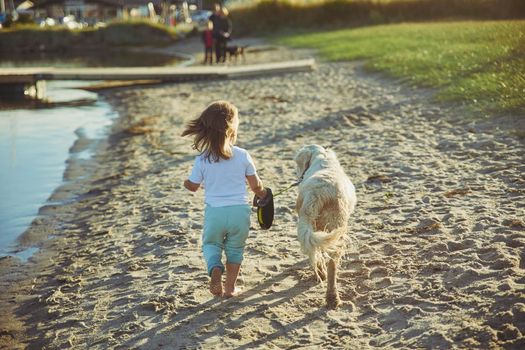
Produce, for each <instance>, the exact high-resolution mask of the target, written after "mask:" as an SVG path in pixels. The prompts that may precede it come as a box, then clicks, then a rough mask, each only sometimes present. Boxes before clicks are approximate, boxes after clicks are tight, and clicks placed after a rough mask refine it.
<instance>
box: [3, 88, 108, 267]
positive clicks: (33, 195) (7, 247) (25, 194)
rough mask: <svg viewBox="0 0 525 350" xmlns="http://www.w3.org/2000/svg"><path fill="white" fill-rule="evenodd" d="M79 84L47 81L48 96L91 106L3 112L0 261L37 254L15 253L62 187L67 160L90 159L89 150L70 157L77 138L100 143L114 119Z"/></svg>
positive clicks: (101, 103)
mask: <svg viewBox="0 0 525 350" xmlns="http://www.w3.org/2000/svg"><path fill="white" fill-rule="evenodd" d="M79 85H80V83H79V82H48V84H47V95H48V97H49V99H50V100H52V101H54V102H65V101H74V100H80V99H91V100H93V103H92V104H87V105H85V106H80V107H79V106H75V107H56V108H47V109H46V108H44V109H17V110H7V111H0V256H5V255H16V256H18V257H19V258H21V259H22V260H24V259H27V258H28V257H29V256H30V255H31V254H33V253H34V252H35V248H34V247H33V248H29V249H26V250H24V251H22V252H18V253H15V249H16V243H17V238H18V237H19V236H20V235H21V234H22V233H23V232H24V231H25V230H26V229H27V228H28V227H29V225H30V224H31V222H32V220H33V219H34V218H35V217H36V216H37V213H38V209H39V208H40V207H41V206H42V205H44V204H45V203H46V201H47V199H48V198H49V196H50V195H51V193H52V192H53V191H54V190H55V189H56V188H57V187H58V186H60V185H61V184H62V183H63V174H64V170H65V168H66V160H67V159H68V158H69V157H71V156H77V157H89V156H91V152H92V151H91V150H87V151H85V152H83V153H80V154H76V155H71V154H70V153H69V148H70V147H71V146H72V145H73V143H74V142H75V140H76V139H77V134H76V133H82V134H84V135H85V136H86V137H87V138H90V139H100V138H102V137H104V135H105V134H106V133H107V130H108V128H109V125H111V122H112V119H114V118H115V117H116V113H115V112H113V111H112V110H111V107H110V106H109V105H108V104H107V103H106V102H104V101H99V100H97V95H96V94H94V93H90V92H87V91H84V90H77V89H71V87H72V86H79Z"/></svg>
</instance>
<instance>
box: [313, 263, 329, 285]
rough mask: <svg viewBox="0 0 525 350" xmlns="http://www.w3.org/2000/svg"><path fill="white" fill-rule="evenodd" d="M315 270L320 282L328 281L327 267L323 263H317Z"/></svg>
mask: <svg viewBox="0 0 525 350" xmlns="http://www.w3.org/2000/svg"><path fill="white" fill-rule="evenodd" d="M314 272H315V277H316V279H317V281H318V282H323V281H326V268H325V267H324V266H323V265H322V264H317V268H316V269H315V271H314Z"/></svg>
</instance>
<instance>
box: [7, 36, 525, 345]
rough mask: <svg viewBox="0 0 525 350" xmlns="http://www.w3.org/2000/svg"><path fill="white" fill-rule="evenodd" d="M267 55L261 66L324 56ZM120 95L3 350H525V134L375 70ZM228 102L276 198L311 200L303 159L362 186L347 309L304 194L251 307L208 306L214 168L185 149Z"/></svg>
mask: <svg viewBox="0 0 525 350" xmlns="http://www.w3.org/2000/svg"><path fill="white" fill-rule="evenodd" d="M250 43H251V46H250V49H251V50H252V52H248V54H247V57H246V63H257V62H265V61H270V60H276V61H278V60H288V59H293V58H304V57H307V56H308V57H309V56H311V55H313V54H314V53H313V52H308V51H294V50H288V49H285V48H271V47H269V46H268V45H266V44H265V43H264V42H262V41H258V40H252V41H250ZM181 45H182V46H179V47H176V48H175V49H176V50H184V51H186V53H189V54H194V53H196V49H195V47H196V46H195V45H191V43H183V44H181ZM184 45H185V46H184ZM257 47H260V48H262V49H261V50H259V51H258V50H257ZM199 48H200V47H199ZM200 59H201V58H200V56H197V62H198V61H199V60H200ZM237 64H241V62H239V63H237ZM101 94H102V95H103V97H104V98H105V99H106V100H107V101H108V102H109V103H110V104H111V105H112V106H113V107H114V108H115V110H116V111H117V112H118V113H119V115H120V117H119V119H118V120H117V121H116V122H115V124H114V125H113V128H112V131H111V134H110V136H109V137H108V139H107V140H105V141H104V142H101V143H100V144H99V145H98V152H97V154H96V156H95V157H94V158H93V159H91V160H86V161H81V160H79V161H70V162H69V164H68V168H67V171H66V173H65V174H64V178H65V180H66V182H65V184H64V185H63V186H61V187H60V188H58V189H57V190H56V192H55V193H54V194H53V196H52V199H54V200H61V201H62V202H63V204H61V205H58V204H57V205H48V206H45V207H43V208H42V209H41V214H42V216H41V217H39V218H38V219H36V220H35V221H34V222H33V224H32V226H31V228H30V229H29V230H28V231H27V232H26V233H25V234H24V236H23V238H22V244H25V243H24V242H27V244H29V243H30V242H35V241H38V240H41V239H42V238H44V237H48V236H51V238H50V239H47V240H44V241H42V243H41V246H42V248H41V250H40V251H39V252H38V253H37V254H35V255H34V256H33V257H32V258H31V259H30V261H29V262H27V263H25V264H22V263H21V262H20V261H18V260H16V259H15V258H4V259H2V260H0V272H1V275H0V289H2V291H3V292H2V293H1V295H0V306H1V313H2V317H1V318H0V347H3V348H6V349H18V348H28V349H64V348H72V349H87V348H89V349H159V348H161V349H181V348H199V349H251V348H269V349H290V348H308V349H369V348H370V349H372V348H377V349H389V348H402V349H416V348H418V349H419V348H423V349H455V348H457V349H524V348H525V221H524V218H525V176H524V174H525V147H524V139H523V130H525V127H524V125H523V120H525V119H524V116H523V115H521V116H514V117H513V116H509V117H494V118H472V117H467V116H466V115H465V113H464V111H462V109H461V108H459V107H454V106H443V105H438V104H435V103H434V102H432V94H433V91H431V90H423V89H416V88H412V87H409V86H406V85H405V84H404V83H403V82H401V81H396V80H392V79H387V78H385V77H384V76H382V75H380V74H372V73H367V72H365V70H364V69H363V67H362V63H359V62H357V63H356V62H341V63H326V62H322V61H319V60H318V61H317V66H316V69H315V70H314V71H313V72H309V73H296V74H286V75H277V76H269V77H260V78H254V79H238V80H231V81H204V82H188V83H179V84H163V85H150V86H138V87H136V88H133V87H126V88H117V89H111V90H105V91H102V92H101ZM218 99H225V100H229V101H231V102H232V103H234V104H235V105H236V106H237V107H238V108H239V113H240V115H239V117H240V130H239V138H238V145H239V146H241V147H243V148H246V149H248V150H249V151H250V153H251V155H252V156H253V158H254V160H255V163H256V166H257V168H258V172H259V174H260V176H261V178H262V179H263V181H264V183H265V185H267V186H269V187H271V188H272V189H274V190H279V189H282V188H285V187H287V186H288V185H290V184H291V183H293V182H294V181H295V180H296V174H295V171H294V164H293V161H292V159H293V156H294V154H295V152H296V151H297V150H298V149H299V148H300V147H301V146H303V145H305V144H313V143H315V144H319V145H322V146H325V147H329V148H332V149H333V150H334V151H335V152H336V153H337V155H338V157H339V160H340V162H341V164H342V165H343V167H344V169H345V170H346V172H347V174H348V175H349V177H350V178H351V179H352V181H353V182H354V184H355V186H356V189H357V197H358V205H357V208H356V210H355V212H354V213H353V215H352V217H351V220H350V223H349V231H348V236H349V239H350V244H349V246H348V249H347V252H346V255H345V257H344V259H343V260H342V263H341V270H340V275H339V280H338V282H339V288H340V293H341V299H342V301H343V303H342V305H341V307H340V308H339V309H337V310H327V309H326V307H325V305H324V292H325V289H326V288H325V286H324V285H323V284H319V283H317V282H316V281H315V279H314V275H313V272H312V270H311V269H310V268H309V265H308V262H307V260H306V257H305V256H304V255H303V254H302V253H301V252H300V248H299V244H298V242H297V241H296V238H295V236H296V225H295V223H296V215H295V212H294V205H295V196H296V192H295V190H290V191H288V192H285V193H284V194H282V195H281V196H280V197H278V198H276V202H275V205H276V209H275V221H274V225H273V227H272V228H271V229H270V230H268V231H263V230H260V229H258V227H257V222H256V219H255V215H254V216H252V230H251V232H250V236H249V238H248V243H247V248H246V252H245V261H244V263H243V266H242V271H241V277H240V282H239V286H240V287H241V288H242V290H243V292H242V294H240V296H238V297H235V298H232V299H222V298H215V297H213V296H212V295H211V294H210V293H209V292H208V277H207V275H206V272H205V265H204V261H203V259H202V256H201V252H200V235H201V229H202V222H203V210H202V209H203V193H202V191H200V192H198V193H196V194H192V193H190V192H188V191H186V190H185V189H184V188H183V187H182V182H183V180H184V179H186V178H187V176H188V174H189V171H190V169H191V166H192V162H193V159H194V157H195V155H196V153H195V151H194V150H192V148H191V141H190V140H189V139H183V138H181V137H180V136H179V135H180V133H181V132H182V129H183V126H184V124H185V123H186V122H187V121H189V120H190V119H192V118H194V117H196V116H197V114H198V113H199V112H200V111H201V110H202V109H203V108H204V107H205V106H206V105H208V104H209V103H210V102H211V101H214V100H218ZM520 119H521V122H520V121H519V120H520ZM520 123H521V124H520ZM516 128H521V129H516ZM513 130H521V131H520V132H518V133H516V132H514V131H513ZM520 136H521V138H520ZM88 142H89V140H80V141H79V142H77V144H75V145H74V146H73V147H72V150H71V152H78V151H80V150H81V149H83V147H85V144H86V143H88Z"/></svg>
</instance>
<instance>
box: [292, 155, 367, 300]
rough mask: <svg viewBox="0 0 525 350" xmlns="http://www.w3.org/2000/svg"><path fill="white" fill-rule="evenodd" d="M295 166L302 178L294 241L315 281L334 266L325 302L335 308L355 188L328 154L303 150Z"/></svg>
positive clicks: (334, 159)
mask: <svg viewBox="0 0 525 350" xmlns="http://www.w3.org/2000/svg"><path fill="white" fill-rule="evenodd" d="M295 162H296V165H297V174H298V175H299V176H301V175H303V180H302V181H301V183H300V185H299V195H298V197H297V206H296V209H297V213H298V214H299V218H298V222H297V238H298V240H299V242H300V244H301V248H302V250H303V252H304V253H305V254H306V255H307V256H308V257H309V259H310V263H311V264H312V266H313V267H314V271H315V274H316V276H317V277H318V278H321V279H323V277H324V276H326V275H327V263H332V264H333V266H332V270H333V271H328V276H327V277H328V291H327V302H328V299H329V294H330V297H331V298H335V299H336V300H337V301H336V305H335V306H337V305H338V303H339V297H338V295H337V288H336V285H335V283H336V276H335V274H336V270H337V264H338V262H339V259H340V257H341V255H342V254H343V250H344V246H345V236H346V231H347V225H348V219H349V217H350V214H351V213H352V212H353V210H354V208H355V205H356V202H357V199H356V195H355V187H354V185H353V184H352V182H351V181H350V179H349V178H348V176H346V174H345V172H344V170H343V168H342V167H341V165H340V164H339V161H338V160H337V156H336V155H335V153H334V152H333V151H331V150H327V149H325V148H323V147H321V146H318V145H310V146H305V147H303V148H302V149H301V150H299V152H298V153H297V155H296V156H295ZM327 260H328V261H327ZM330 272H331V273H330ZM331 286H333V288H331ZM329 304H330V302H329ZM329 306H330V305H329ZM332 306H334V305H332Z"/></svg>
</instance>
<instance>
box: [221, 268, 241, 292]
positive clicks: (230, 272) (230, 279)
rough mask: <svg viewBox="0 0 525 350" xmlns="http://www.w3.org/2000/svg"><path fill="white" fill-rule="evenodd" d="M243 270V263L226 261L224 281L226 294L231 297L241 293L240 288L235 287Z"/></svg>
mask: <svg viewBox="0 0 525 350" xmlns="http://www.w3.org/2000/svg"><path fill="white" fill-rule="evenodd" d="M240 270H241V264H232V263H226V281H225V282H224V290H225V292H224V296H225V297H226V298H231V297H234V296H236V295H237V294H239V293H240V291H241V290H240V289H239V288H237V287H235V283H236V282H237V276H239V271H240Z"/></svg>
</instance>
